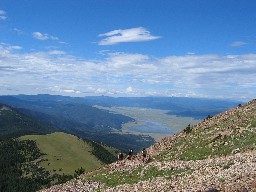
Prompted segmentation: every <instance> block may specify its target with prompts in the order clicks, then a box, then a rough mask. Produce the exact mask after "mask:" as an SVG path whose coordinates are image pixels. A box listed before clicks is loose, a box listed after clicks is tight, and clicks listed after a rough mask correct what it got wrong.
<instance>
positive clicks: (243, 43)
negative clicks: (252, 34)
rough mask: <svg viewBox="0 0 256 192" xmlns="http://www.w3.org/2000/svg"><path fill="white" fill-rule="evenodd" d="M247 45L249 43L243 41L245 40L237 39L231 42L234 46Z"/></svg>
mask: <svg viewBox="0 0 256 192" xmlns="http://www.w3.org/2000/svg"><path fill="white" fill-rule="evenodd" d="M245 45H247V43H246V42H243V41H235V42H233V43H231V46H232V47H242V46H245Z"/></svg>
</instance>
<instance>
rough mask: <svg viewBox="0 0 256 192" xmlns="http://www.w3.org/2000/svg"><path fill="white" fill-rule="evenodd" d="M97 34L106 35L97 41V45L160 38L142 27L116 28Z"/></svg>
mask: <svg viewBox="0 0 256 192" xmlns="http://www.w3.org/2000/svg"><path fill="white" fill-rule="evenodd" d="M99 36H100V37H106V38H104V39H102V40H101V41H100V42H99V43H98V44H99V45H114V44H118V43H125V42H140V41H152V40H156V39H159V38H161V37H160V36H153V35H151V34H150V32H149V31H148V30H147V29H145V28H144V27H137V28H131V29H118V30H113V31H110V32H107V33H104V34H100V35H99Z"/></svg>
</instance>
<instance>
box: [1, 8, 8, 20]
mask: <svg viewBox="0 0 256 192" xmlns="http://www.w3.org/2000/svg"><path fill="white" fill-rule="evenodd" d="M5 19H7V16H6V12H5V11H4V10H0V20H5Z"/></svg>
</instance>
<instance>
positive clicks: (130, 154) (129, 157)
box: [127, 149, 133, 160]
mask: <svg viewBox="0 0 256 192" xmlns="http://www.w3.org/2000/svg"><path fill="white" fill-rule="evenodd" d="M132 153H133V150H132V149H129V150H128V155H127V159H129V160H130V159H131V158H132Z"/></svg>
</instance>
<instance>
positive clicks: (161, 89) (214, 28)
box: [0, 0, 256, 100]
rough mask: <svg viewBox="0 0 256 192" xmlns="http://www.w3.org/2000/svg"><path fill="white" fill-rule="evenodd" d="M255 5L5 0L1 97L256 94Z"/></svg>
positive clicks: (0, 16)
mask: <svg viewBox="0 0 256 192" xmlns="http://www.w3.org/2000/svg"><path fill="white" fill-rule="evenodd" d="M255 10H256V2H255V1H253V0H236V1H235V0H234V1H231V0H214V1H213V0H212V1H210V0H207V1H205V0H170V1H166V0H157V1H156V0H136V1H135V0H129V1H117V0H108V1H105V0H74V1H69V0H43V1H42V0H41V1H39V0H19V1H17V0H0V94H1V95H7V94H41V93H48V94H60V95H70V96H86V95H109V96H115V97H116V96H186V97H207V98H229V99H238V100H250V99H252V98H255V95H256V24H255V21H256V13H255Z"/></svg>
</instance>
